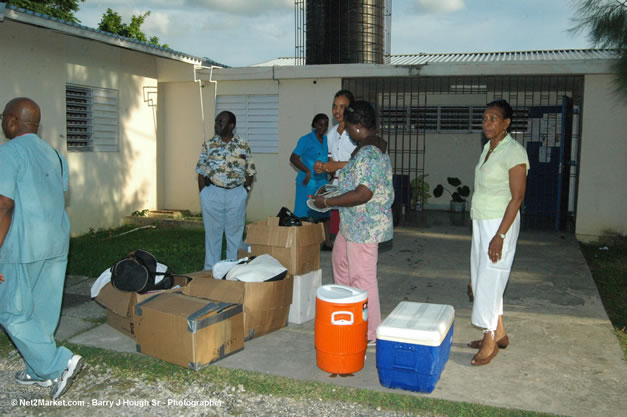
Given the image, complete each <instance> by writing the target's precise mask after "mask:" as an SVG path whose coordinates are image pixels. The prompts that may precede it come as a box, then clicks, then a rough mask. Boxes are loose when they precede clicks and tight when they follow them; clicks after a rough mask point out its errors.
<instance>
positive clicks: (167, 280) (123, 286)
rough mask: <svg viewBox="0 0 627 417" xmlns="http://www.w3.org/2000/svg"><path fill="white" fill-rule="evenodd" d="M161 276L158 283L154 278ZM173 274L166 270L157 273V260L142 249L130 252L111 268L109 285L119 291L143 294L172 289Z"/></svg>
mask: <svg viewBox="0 0 627 417" xmlns="http://www.w3.org/2000/svg"><path fill="white" fill-rule="evenodd" d="M161 275H163V279H161V281H159V283H155V280H156V277H157V276H161ZM173 282H174V279H173V274H172V272H170V269H169V268H167V269H166V271H165V272H157V260H156V259H155V257H154V256H153V255H152V254H151V253H150V252H147V251H145V250H143V249H138V250H136V251H134V252H131V253H130V254H129V256H128V257H127V258H124V259H122V260H121V261H119V262H117V263H116V264H114V265H113V266H112V267H111V285H113V287H115V288H117V289H118V290H120V291H127V292H138V293H143V292H147V291H153V290H167V289H169V288H172V284H173Z"/></svg>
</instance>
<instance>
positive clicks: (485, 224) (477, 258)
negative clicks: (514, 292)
mask: <svg viewBox="0 0 627 417" xmlns="http://www.w3.org/2000/svg"><path fill="white" fill-rule="evenodd" d="M501 221H502V219H489V220H473V221H472V247H471V249H470V280H471V283H472V292H473V294H474V296H475V301H474V304H473V305H472V319H471V321H472V324H474V325H475V326H477V327H480V328H482V329H485V330H491V331H494V330H496V326H497V323H498V319H499V316H501V315H503V292H505V287H506V286H507V281H508V280H509V273H510V271H511V269H512V263H513V262H514V255H515V254H516V242H517V240H518V232H519V231H520V213H518V214H517V215H516V218H515V219H514V222H513V223H512V225H511V227H510V228H509V230H508V231H507V233H506V234H505V240H504V241H503V252H502V254H501V259H500V260H499V261H498V262H496V263H492V261H491V260H490V257H489V256H488V246H489V245H490V241H491V240H492V238H493V237H494V235H495V234H496V231H497V230H498V228H499V226H500V225H501Z"/></svg>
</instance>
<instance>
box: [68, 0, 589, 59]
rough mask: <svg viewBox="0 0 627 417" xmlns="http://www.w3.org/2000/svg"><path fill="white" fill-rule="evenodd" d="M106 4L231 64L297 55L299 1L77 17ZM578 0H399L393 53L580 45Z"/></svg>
mask: <svg viewBox="0 0 627 417" xmlns="http://www.w3.org/2000/svg"><path fill="white" fill-rule="evenodd" d="M107 8H111V9H113V10H114V11H116V12H118V13H119V14H120V15H121V16H122V18H123V21H124V22H125V23H129V22H130V17H131V16H132V15H138V14H143V13H145V12H146V11H150V12H151V14H150V16H149V17H148V18H147V19H146V21H145V22H144V24H143V26H142V29H143V32H144V33H145V34H146V35H147V36H149V37H150V36H153V35H155V36H158V37H159V40H160V42H161V43H167V44H168V46H169V47H170V48H172V49H174V50H177V51H180V52H184V53H187V54H189V55H194V56H198V57H208V58H210V59H212V60H214V61H217V62H219V63H222V64H224V65H228V66H231V67H238V66H249V65H253V64H257V63H261V62H265V61H269V60H271V59H274V58H278V57H292V56H294V55H295V52H294V51H295V18H294V1H293V0H131V1H129V0H98V1H96V0H86V1H85V3H80V10H79V12H78V13H76V17H77V18H78V19H79V20H80V21H81V23H82V24H83V25H86V26H90V27H97V26H98V22H100V19H101V17H102V15H103V14H104V13H105V12H106V10H107ZM574 17H575V7H574V3H573V0H392V42H391V50H392V54H415V53H420V52H429V53H439V52H441V53H448V52H490V51H491V52H496V51H524V50H544V49H578V48H589V47H591V46H592V45H591V44H590V42H589V41H588V39H587V37H586V34H585V33H583V34H581V33H580V34H572V33H569V32H568V28H569V27H570V26H571V25H572V22H571V19H572V18H574Z"/></svg>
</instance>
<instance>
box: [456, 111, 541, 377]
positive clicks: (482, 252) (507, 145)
mask: <svg viewBox="0 0 627 417" xmlns="http://www.w3.org/2000/svg"><path fill="white" fill-rule="evenodd" d="M512 114H513V110H512V107H511V106H510V105H509V103H507V101H505V100H495V101H493V102H491V103H489V104H488V105H487V107H486V110H485V112H484V114H483V133H484V134H485V136H486V138H488V139H489V141H488V142H487V143H486V144H485V146H484V147H483V152H482V153H481V156H480V157H479V162H478V163H477V166H476V167H475V187H474V192H473V196H472V208H471V211H470V213H471V217H472V248H471V252H470V279H471V284H472V291H473V293H474V298H475V299H474V304H473V307H472V324H474V325H475V326H477V327H480V328H482V329H483V331H484V336H483V339H481V340H475V341H473V342H470V343H469V344H468V345H469V346H470V347H473V348H476V349H479V352H478V353H477V354H476V355H475V356H474V357H473V359H472V364H473V365H487V364H488V363H490V361H491V360H492V358H494V357H495V356H496V354H497V353H498V351H499V347H500V348H501V349H504V348H506V347H507V345H508V344H509V338H508V337H507V334H506V333H505V327H504V326H503V292H504V291H505V287H506V285H507V281H508V279H509V273H510V270H511V267H512V262H513V261H514V254H515V253H516V241H517V240H518V231H519V229H520V213H519V210H520V206H521V204H522V202H523V199H524V198H525V186H526V182H527V171H528V170H529V159H528V158H527V152H526V151H525V148H524V147H523V146H522V145H520V144H519V143H518V142H516V141H515V140H514V139H513V138H512V137H511V136H510V135H509V133H508V129H509V128H510V126H511V123H512Z"/></svg>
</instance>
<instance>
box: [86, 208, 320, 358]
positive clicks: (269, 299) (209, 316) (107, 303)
mask: <svg viewBox="0 0 627 417" xmlns="http://www.w3.org/2000/svg"><path fill="white" fill-rule="evenodd" d="M323 240H324V229H323V227H322V225H321V224H311V223H304V225H303V226H300V227H280V226H279V225H278V218H269V219H267V220H264V221H262V222H258V223H253V224H250V225H248V227H247V242H248V243H250V246H251V253H250V254H242V255H243V256H250V255H260V254H263V253H269V254H270V255H272V256H273V257H275V258H276V259H278V260H279V261H280V262H281V264H283V265H284V266H285V267H287V268H288V275H287V276H286V278H285V279H283V280H280V281H271V282H240V281H227V280H215V279H213V276H212V275H211V272H210V271H199V272H194V273H190V274H186V277H176V279H175V284H176V285H177V288H173V289H170V290H162V291H154V292H150V293H146V294H136V293H128V292H122V291H119V290H117V289H115V288H113V287H112V286H111V284H107V285H106V286H105V287H104V288H103V289H102V290H101V291H100V294H99V295H98V296H97V297H96V301H97V302H98V303H100V304H102V305H103V306H104V307H106V308H107V309H108V312H107V322H108V323H109V325H111V326H112V327H114V328H116V329H117V330H120V331H121V332H123V333H125V334H127V335H128V336H130V337H134V338H135V340H136V342H137V350H138V351H139V352H142V353H145V354H148V355H150V356H154V357H156V358H159V359H163V360H166V361H168V362H172V363H175V364H177V365H181V366H185V367H189V368H191V369H200V368H202V367H204V366H206V365H208V364H210V363H213V362H215V361H217V360H219V359H221V358H223V357H225V356H227V355H230V354H233V353H236V352H238V351H239V350H241V349H243V348H244V341H245V340H250V339H252V338H255V337H259V336H262V335H264V334H267V333H269V332H272V331H274V330H277V329H280V328H281V327H284V326H286V325H287V321H288V315H289V314H290V305H291V304H292V296H293V292H294V286H295V282H298V284H297V286H298V292H297V296H296V297H295V299H296V301H297V303H298V304H297V306H296V309H295V311H297V312H298V316H299V317H301V316H303V314H304V313H303V311H304V310H306V309H307V308H309V309H310V310H311V308H314V307H311V306H305V304H306V303H303V297H302V294H304V293H305V291H304V290H302V287H303V282H304V281H303V278H302V277H308V278H306V280H307V282H311V281H315V278H316V277H318V278H317V279H318V281H320V280H321V276H322V274H321V271H320V243H321V242H322V241H323ZM243 256H242V257H243ZM316 271H317V272H316ZM303 274H304V275H303ZM294 277H297V279H298V281H296V280H295V279H294ZM319 285H320V284H318V286H319ZM309 292H310V291H309V290H307V293H309ZM311 293H312V294H313V297H314V301H315V289H314V290H313V291H312V292H311ZM308 314H309V313H308Z"/></svg>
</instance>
